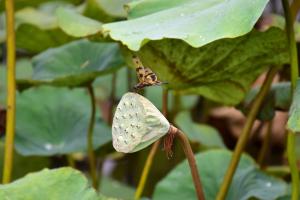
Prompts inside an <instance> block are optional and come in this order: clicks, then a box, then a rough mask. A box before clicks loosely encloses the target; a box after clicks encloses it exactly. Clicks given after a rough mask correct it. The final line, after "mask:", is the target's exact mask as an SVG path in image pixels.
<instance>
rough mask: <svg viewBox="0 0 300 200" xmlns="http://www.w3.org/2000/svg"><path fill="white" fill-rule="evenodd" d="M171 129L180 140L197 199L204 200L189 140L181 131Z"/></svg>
mask: <svg viewBox="0 0 300 200" xmlns="http://www.w3.org/2000/svg"><path fill="white" fill-rule="evenodd" d="M171 129H173V130H175V131H176V137H177V138H178V139H179V140H180V143H181V146H182V148H183V151H184V153H185V156H186V157H187V160H188V163H189V166H190V170H191V173H192V178H193V181H194V186H195V189H196V194H197V199H198V200H205V197H204V193H203V188H202V185H201V181H200V176H199V173H198V168H197V164H196V160H195V157H194V153H193V150H192V147H191V145H190V143H189V140H188V138H187V137H186V135H185V134H184V133H183V132H182V131H181V130H179V129H177V128H176V127H174V126H171Z"/></svg>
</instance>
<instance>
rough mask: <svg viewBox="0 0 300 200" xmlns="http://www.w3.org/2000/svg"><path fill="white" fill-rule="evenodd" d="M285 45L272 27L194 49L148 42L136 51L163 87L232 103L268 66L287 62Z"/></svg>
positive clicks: (174, 43)
mask: <svg viewBox="0 0 300 200" xmlns="http://www.w3.org/2000/svg"><path fill="white" fill-rule="evenodd" d="M286 44H287V42H286V36H285V33H284V32H283V31H282V30H281V29H278V28H271V29H269V30H267V31H266V32H258V31H255V30H254V31H252V32H250V33H248V34H246V35H244V36H241V37H238V38H234V39H222V40H218V41H215V42H213V43H210V44H208V45H205V46H203V47H201V48H197V49H196V48H192V47H191V46H189V45H187V44H186V43H184V42H180V41H178V40H167V39H165V40H162V41H151V42H149V43H148V44H147V45H145V46H144V47H143V48H142V49H141V50H140V51H139V52H138V53H137V54H138V55H139V57H140V58H141V60H142V62H143V64H144V65H145V66H146V67H150V68H151V69H152V70H153V71H154V72H155V73H156V74H157V75H158V78H159V79H160V80H162V81H164V82H167V83H168V84H165V86H166V87H168V88H170V89H174V90H177V91H179V92H181V94H197V95H203V96H204V97H206V98H208V99H210V100H213V101H216V102H219V103H222V104H227V105H235V104H237V103H239V102H240V101H241V100H242V99H243V98H244V97H245V94H246V92H247V91H248V90H249V89H250V86H251V84H252V82H253V81H254V80H255V79H256V78H257V77H258V76H259V75H260V74H261V73H262V72H263V71H265V70H266V69H267V67H269V66H273V65H282V64H285V63H288V62H289V54H288V51H287V45H286ZM127 54H129V53H127ZM274 55H276V56H274ZM127 57H131V55H130V56H129V55H127ZM129 64H131V65H132V61H131V60H130V62H129Z"/></svg>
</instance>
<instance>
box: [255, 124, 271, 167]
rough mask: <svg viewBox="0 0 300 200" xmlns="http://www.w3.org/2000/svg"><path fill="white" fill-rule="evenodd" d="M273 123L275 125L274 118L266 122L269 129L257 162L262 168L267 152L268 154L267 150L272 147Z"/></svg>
mask: <svg viewBox="0 0 300 200" xmlns="http://www.w3.org/2000/svg"><path fill="white" fill-rule="evenodd" d="M272 125H273V121H272V120H271V121H268V122H266V126H267V130H266V134H265V137H264V139H263V144H262V147H261V149H260V152H259V154H258V158H257V163H258V164H259V165H260V167H261V168H262V167H263V164H264V159H265V157H266V154H267V152H268V150H269V147H270V139H271V134H272Z"/></svg>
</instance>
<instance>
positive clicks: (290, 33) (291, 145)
mask: <svg viewBox="0 0 300 200" xmlns="http://www.w3.org/2000/svg"><path fill="white" fill-rule="evenodd" d="M282 5H283V9H284V15H285V21H286V32H287V38H288V43H289V52H290V61H291V87H292V88H291V91H292V94H293V91H294V90H295V88H296V85H297V79H298V76H299V68H298V67H299V66H298V56H297V45H296V39H295V31H294V23H293V21H294V20H293V19H292V14H291V10H290V8H289V2H288V0H282ZM287 140H288V142H287V153H288V162H289V166H290V169H291V175H292V200H298V197H299V172H298V167H297V158H296V150H295V144H296V141H295V133H293V132H292V131H288V139H287Z"/></svg>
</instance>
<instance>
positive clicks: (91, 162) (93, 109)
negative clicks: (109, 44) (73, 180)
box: [87, 84, 99, 190]
mask: <svg viewBox="0 0 300 200" xmlns="http://www.w3.org/2000/svg"><path fill="white" fill-rule="evenodd" d="M87 89H88V92H89V95H90V99H91V118H90V122H89V127H88V134H87V147H88V159H89V165H90V173H91V177H92V182H93V187H94V188H95V189H96V190H98V186H99V183H98V176H97V170H96V158H95V154H94V148H93V132H94V125H95V115H96V102H95V93H94V89H93V86H92V85H91V84H90V85H89V86H88V87H87Z"/></svg>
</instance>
